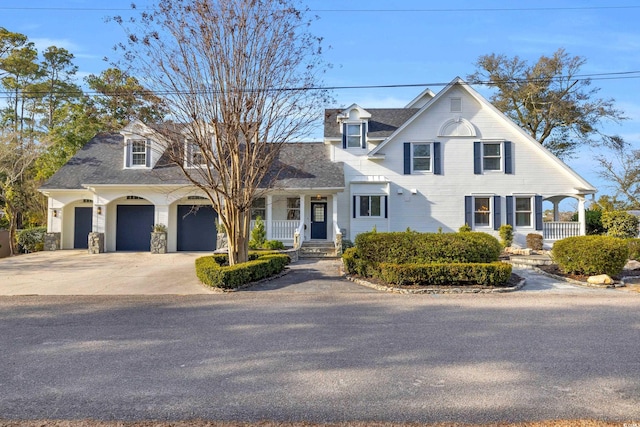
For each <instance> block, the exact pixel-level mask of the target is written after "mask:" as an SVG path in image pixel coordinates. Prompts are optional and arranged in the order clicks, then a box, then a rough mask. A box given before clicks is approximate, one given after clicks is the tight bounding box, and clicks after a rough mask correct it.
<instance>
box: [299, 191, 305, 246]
mask: <svg viewBox="0 0 640 427" xmlns="http://www.w3.org/2000/svg"><path fill="white" fill-rule="evenodd" d="M304 219H305V212H304V194H301V195H300V224H304ZM305 234H306V233H305V230H304V226H303V227H302V236H303V239H302V240H304V235H305Z"/></svg>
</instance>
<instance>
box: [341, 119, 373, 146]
mask: <svg viewBox="0 0 640 427" xmlns="http://www.w3.org/2000/svg"><path fill="white" fill-rule="evenodd" d="M366 129H367V124H366V122H359V123H344V124H343V127H342V148H367V130H366Z"/></svg>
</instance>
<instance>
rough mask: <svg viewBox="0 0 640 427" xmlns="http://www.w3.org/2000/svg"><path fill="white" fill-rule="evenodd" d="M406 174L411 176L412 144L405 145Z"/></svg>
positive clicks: (406, 143)
mask: <svg viewBox="0 0 640 427" xmlns="http://www.w3.org/2000/svg"><path fill="white" fill-rule="evenodd" d="M404 174H405V175H411V143H410V142H405V143H404Z"/></svg>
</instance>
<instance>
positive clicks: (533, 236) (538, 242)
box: [527, 233, 542, 251]
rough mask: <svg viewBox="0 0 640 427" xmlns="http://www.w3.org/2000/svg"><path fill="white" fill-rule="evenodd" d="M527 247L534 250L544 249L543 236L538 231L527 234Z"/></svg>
mask: <svg viewBox="0 0 640 427" xmlns="http://www.w3.org/2000/svg"><path fill="white" fill-rule="evenodd" d="M527 247H528V248H530V249H533V250H534V251H541V250H542V236H541V235H540V234H538V233H529V234H527Z"/></svg>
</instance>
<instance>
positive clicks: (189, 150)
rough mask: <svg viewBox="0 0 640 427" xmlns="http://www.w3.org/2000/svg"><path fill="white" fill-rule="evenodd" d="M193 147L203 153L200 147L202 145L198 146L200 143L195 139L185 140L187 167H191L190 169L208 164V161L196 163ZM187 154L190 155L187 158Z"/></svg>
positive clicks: (185, 163) (185, 164)
mask: <svg viewBox="0 0 640 427" xmlns="http://www.w3.org/2000/svg"><path fill="white" fill-rule="evenodd" d="M193 148H197V149H198V152H199V153H200V155H202V150H201V149H200V146H198V144H196V143H195V142H193V140H191V139H186V140H185V142H184V153H185V162H184V166H185V167H186V168H190V169H194V168H201V167H204V166H206V163H199V164H195V163H194V162H193V158H194V151H193ZM187 156H189V157H190V158H186V157H187ZM202 159H203V160H204V155H202Z"/></svg>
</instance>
